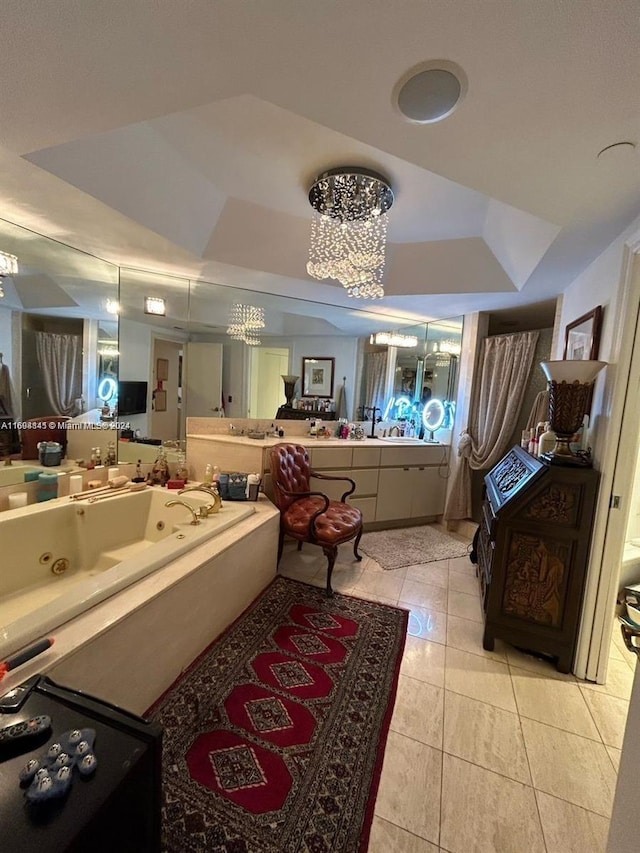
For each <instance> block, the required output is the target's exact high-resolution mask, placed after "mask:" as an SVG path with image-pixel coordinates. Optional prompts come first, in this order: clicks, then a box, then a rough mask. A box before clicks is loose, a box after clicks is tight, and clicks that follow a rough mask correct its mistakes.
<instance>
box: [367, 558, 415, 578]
mask: <svg viewBox="0 0 640 853" xmlns="http://www.w3.org/2000/svg"><path fill="white" fill-rule="evenodd" d="M365 571H367V572H369V573H370V574H374V575H379V574H385V575H388V576H389V577H393V578H402V580H404V579H405V577H406V576H407V567H406V566H400V568H399V569H384V568H383V567H382V566H381V565H380V563H376V561H375V560H372V559H369V563H368V564H367V566H365Z"/></svg>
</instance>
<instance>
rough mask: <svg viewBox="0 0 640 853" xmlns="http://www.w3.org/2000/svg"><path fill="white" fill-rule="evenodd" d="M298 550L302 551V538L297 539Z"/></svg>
mask: <svg viewBox="0 0 640 853" xmlns="http://www.w3.org/2000/svg"><path fill="white" fill-rule="evenodd" d="M298 551H302V539H298Z"/></svg>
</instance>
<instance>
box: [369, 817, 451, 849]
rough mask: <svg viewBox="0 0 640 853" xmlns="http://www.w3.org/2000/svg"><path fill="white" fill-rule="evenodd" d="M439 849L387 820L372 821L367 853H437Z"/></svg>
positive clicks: (377, 818)
mask: <svg viewBox="0 0 640 853" xmlns="http://www.w3.org/2000/svg"><path fill="white" fill-rule="evenodd" d="M439 849H440V848H439V847H436V846H435V845H434V844H431V842H430V841H425V840H424V838H418V836H417V835H412V834H411V833H410V832H407V831H406V829H400V827H399V826H395V825H394V824H393V823H389V821H388V820H382V818H379V817H374V819H373V824H372V826H371V837H370V839H369V847H368V848H367V853H438V850H439Z"/></svg>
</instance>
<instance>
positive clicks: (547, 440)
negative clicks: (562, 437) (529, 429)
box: [538, 421, 556, 456]
mask: <svg viewBox="0 0 640 853" xmlns="http://www.w3.org/2000/svg"><path fill="white" fill-rule="evenodd" d="M555 446H556V434H555V432H554V431H553V430H552V429H551V425H550V423H549V421H547V422H546V423H545V425H544V432H543V433H542V435H541V436H540V440H539V442H538V456H542V454H543V453H551V451H552V450H553V448H554V447H555Z"/></svg>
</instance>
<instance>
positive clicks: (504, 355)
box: [444, 332, 539, 521]
mask: <svg viewBox="0 0 640 853" xmlns="http://www.w3.org/2000/svg"><path fill="white" fill-rule="evenodd" d="M538 334H539V333H538V332H521V333H519V334H516V335H497V336H495V337H491V338H485V339H484V342H483V346H482V356H481V371H482V372H481V375H480V385H479V387H478V393H477V394H475V395H474V401H473V403H472V406H471V412H470V417H469V428H468V429H467V430H465V431H464V432H463V434H462V437H461V439H460V442H459V444H458V455H459V456H461V457H462V458H461V459H460V462H459V464H458V467H457V468H456V472H455V475H454V479H453V484H452V487H451V492H450V494H449V499H448V501H447V506H446V509H445V512H444V518H445V520H446V521H456V520H459V519H463V518H471V471H472V470H473V471H488V470H489V469H491V468H493V466H494V465H495V464H496V463H497V462H499V461H500V459H501V458H502V456H504V454H505V452H506V451H507V450H508V447H509V441H510V438H511V435H512V433H513V430H514V427H515V424H516V421H517V419H518V415H519V413H520V408H521V407H522V400H523V398H524V392H525V388H526V385H527V380H528V378H529V374H530V372H531V367H532V364H533V356H534V352H535V348H536V343H537V341H538Z"/></svg>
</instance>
